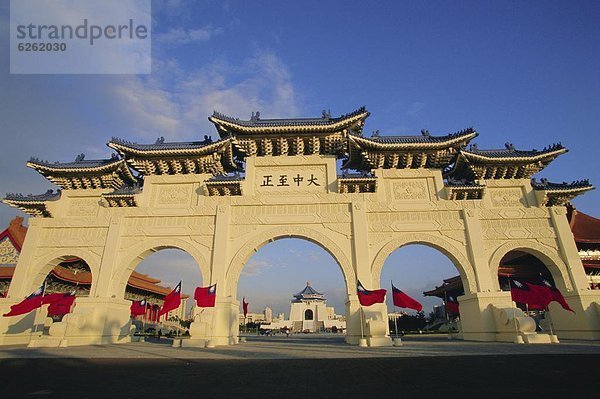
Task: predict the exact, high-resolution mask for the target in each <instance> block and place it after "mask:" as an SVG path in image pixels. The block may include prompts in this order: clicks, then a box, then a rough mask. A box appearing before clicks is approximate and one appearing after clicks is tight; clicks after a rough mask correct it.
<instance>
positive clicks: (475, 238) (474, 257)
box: [462, 209, 498, 293]
mask: <svg viewBox="0 0 600 399" xmlns="http://www.w3.org/2000/svg"><path fill="white" fill-rule="evenodd" d="M462 217H463V220H464V223H465V234H466V237H467V252H468V255H469V260H470V261H471V264H472V265H473V269H474V272H475V279H476V281H475V283H476V285H477V291H478V292H494V291H497V287H498V282H497V281H498V276H492V275H491V273H490V265H489V263H488V259H487V257H486V256H485V250H484V248H485V246H484V242H483V232H482V229H481V222H480V220H479V218H478V217H477V213H476V210H475V209H463V210H462ZM494 281H495V282H494ZM464 283H465V282H463V285H464ZM465 288H467V287H465ZM465 293H468V289H465Z"/></svg>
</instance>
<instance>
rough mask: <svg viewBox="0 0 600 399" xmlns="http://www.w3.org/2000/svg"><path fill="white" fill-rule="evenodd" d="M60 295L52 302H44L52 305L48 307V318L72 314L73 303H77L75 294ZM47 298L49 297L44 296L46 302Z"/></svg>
mask: <svg viewBox="0 0 600 399" xmlns="http://www.w3.org/2000/svg"><path fill="white" fill-rule="evenodd" d="M50 295H56V294H50ZM58 295H59V296H58V297H56V299H53V300H52V302H44V303H50V306H48V316H63V315H66V314H67V313H70V312H71V308H72V307H73V303H74V302H75V294H74V293H62V294H58ZM47 296H49V295H44V301H45V300H46V297H47Z"/></svg>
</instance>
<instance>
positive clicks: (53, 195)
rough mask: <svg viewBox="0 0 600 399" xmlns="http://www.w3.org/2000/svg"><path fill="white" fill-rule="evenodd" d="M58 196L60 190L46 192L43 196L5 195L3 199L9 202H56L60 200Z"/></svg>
mask: <svg viewBox="0 0 600 399" xmlns="http://www.w3.org/2000/svg"><path fill="white" fill-rule="evenodd" d="M60 195H61V191H60V190H56V192H54V190H48V191H46V192H45V193H44V194H37V195H33V194H29V195H23V194H20V193H7V194H6V197H4V199H5V200H9V201H31V202H39V201H56V200H57V199H59V198H60Z"/></svg>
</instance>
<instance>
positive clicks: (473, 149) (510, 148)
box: [461, 143, 569, 158]
mask: <svg viewBox="0 0 600 399" xmlns="http://www.w3.org/2000/svg"><path fill="white" fill-rule="evenodd" d="M504 147H505V148H501V149H479V148H478V146H477V144H476V143H474V144H471V145H470V146H469V148H468V149H462V150H461V153H464V154H466V155H469V154H473V155H479V156H484V157H489V158H527V157H533V156H538V155H544V154H549V153H553V152H559V151H562V152H568V151H569V150H568V149H567V148H565V147H564V146H563V145H562V144H561V143H554V144H551V145H548V146H546V147H544V148H543V149H542V150H536V149H535V148H534V149H531V150H519V149H517V148H515V146H514V144H512V143H505V144H504Z"/></svg>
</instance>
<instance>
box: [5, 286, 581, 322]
mask: <svg viewBox="0 0 600 399" xmlns="http://www.w3.org/2000/svg"><path fill="white" fill-rule="evenodd" d="M509 284H510V293H511V297H512V300H513V301H515V302H517V303H521V304H525V305H526V306H527V307H528V308H530V309H546V308H547V307H548V304H550V302H552V301H556V302H558V303H559V304H560V305H561V306H562V307H563V309H565V310H569V311H571V312H574V311H573V309H571V307H570V306H569V304H568V303H567V301H566V300H565V298H564V297H563V295H562V294H561V292H560V291H559V290H558V288H556V287H555V286H554V285H553V284H552V283H551V282H550V281H549V280H548V279H545V278H542V279H541V280H540V281H539V283H538V284H536V283H531V282H525V281H519V280H512V283H511V282H510V280H509ZM44 291H45V284H42V286H41V287H40V288H39V289H37V290H36V291H34V292H33V293H32V294H31V295H29V296H28V297H27V298H25V299H24V300H23V301H21V302H19V303H17V304H16V305H12V306H11V307H10V312H8V313H6V314H4V315H3V316H5V317H9V316H17V315H21V314H25V313H29V312H31V311H32V310H35V309H38V308H40V307H41V306H42V305H44V304H49V305H50V306H49V307H48V315H49V316H57V315H65V314H67V313H69V312H70V311H71V309H72V307H73V304H74V302H75V293H74V292H72V293H54V294H44ZM216 293H217V285H216V284H213V285H210V286H208V287H197V288H196V290H195V291H194V299H195V300H196V305H197V306H198V307H214V306H215V298H216ZM386 293H387V290H385V289H377V290H367V289H366V288H365V287H364V286H363V285H362V284H361V282H360V281H358V284H357V294H358V300H359V302H360V304H361V305H362V306H371V305H374V304H376V303H383V302H384V301H385V295H386ZM392 298H393V303H394V306H397V307H399V308H408V309H414V310H416V311H418V312H420V311H421V310H423V305H421V303H419V302H418V301H417V300H415V299H413V298H411V297H410V296H408V295H407V294H406V293H404V292H403V291H402V290H400V289H398V288H396V287H395V286H394V284H393V283H392ZM445 304H446V310H447V311H448V312H450V313H454V314H458V313H459V305H458V301H457V299H456V296H453V295H450V296H448V297H447V298H446V301H445ZM147 305H148V302H147V300H146V299H143V300H141V301H133V303H132V304H131V309H130V310H131V314H132V315H133V316H137V315H143V314H145V313H146V309H147ZM180 305H181V281H180V282H179V284H177V286H176V287H175V288H174V289H173V291H171V292H170V293H169V294H168V295H167V296H166V297H165V299H164V303H163V306H162V307H161V308H160V310H159V312H158V316H159V317H160V316H162V315H164V314H166V313H168V312H169V311H171V310H173V309H177V308H178V307H179V306H180ZM242 306H243V309H244V317H246V315H247V314H248V302H246V298H245V297H244V299H243V300H242Z"/></svg>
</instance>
